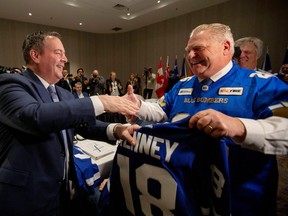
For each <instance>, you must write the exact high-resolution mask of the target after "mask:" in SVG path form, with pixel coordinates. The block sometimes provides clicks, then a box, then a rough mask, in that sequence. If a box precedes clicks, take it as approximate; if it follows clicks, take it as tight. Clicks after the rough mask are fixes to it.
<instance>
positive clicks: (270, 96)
mask: <svg viewBox="0 0 288 216" xmlns="http://www.w3.org/2000/svg"><path fill="white" fill-rule="evenodd" d="M236 45H237V46H238V47H240V50H241V53H240V55H238V56H237V58H234V57H235V56H234V52H235V50H234V49H235V46H236ZM262 48H263V42H262V41H261V40H260V39H258V38H255V37H247V38H242V39H239V40H237V41H235V42H234V38H233V35H232V32H231V29H230V27H229V26H227V25H224V24H220V23H212V24H202V25H199V26H197V27H196V28H194V29H193V30H192V32H191V35H190V37H189V39H188V42H187V46H186V48H185V50H186V58H187V63H188V65H189V67H190V70H191V71H192V72H193V74H194V76H190V77H186V78H184V79H181V80H179V81H178V82H175V83H174V84H173V86H171V90H169V91H167V92H166V93H165V95H164V97H163V98H162V99H161V100H159V101H158V103H151V102H148V101H145V100H144V99H149V98H151V97H152V93H153V88H152V87H151V86H152V84H153V83H154V82H155V76H156V75H155V74H153V73H152V68H148V69H147V72H146V71H145V73H144V74H143V76H142V77H141V78H140V77H139V76H138V75H137V74H135V73H132V74H131V75H130V77H129V80H127V82H126V85H124V86H123V85H122V83H121V81H120V80H119V79H118V78H117V74H116V72H115V71H112V72H111V73H110V77H109V78H108V79H105V78H104V77H103V76H101V74H100V72H99V71H98V70H96V69H95V70H93V71H92V73H91V75H90V77H89V78H87V77H85V75H84V69H83V68H79V69H77V74H76V76H72V75H71V74H70V73H69V71H67V70H66V69H65V63H66V62H67V61H68V60H67V57H66V55H65V48H64V46H63V44H62V42H61V36H60V35H59V34H58V33H57V32H42V31H39V32H35V33H32V34H30V35H28V36H27V37H26V38H25V40H24V42H23V47H22V50H23V56H24V60H25V63H26V66H25V67H26V68H25V70H24V71H21V75H20V74H10V73H3V74H1V75H0V76H1V78H0V100H1V103H0V116H1V119H0V132H1V133H0V140H1V141H0V202H1V205H0V212H1V213H2V214H3V215H8V216H9V215H31V216H33V215H47V216H48V215H55V216H56V215H60V216H61V215H67V213H68V214H75V213H79V214H81V213H83V210H85V209H83V207H84V206H85V204H83V202H86V201H87V200H86V199H84V198H83V197H82V196H81V192H79V187H78V185H77V178H76V171H75V167H74V159H73V152H72V147H73V135H74V134H75V133H77V134H80V135H81V136H83V137H85V138H87V139H95V140H104V141H107V142H110V141H111V140H114V141H115V140H122V141H124V143H122V144H121V145H122V147H124V149H125V150H122V151H121V148H120V150H119V151H117V153H116V156H115V159H114V161H113V163H114V164H113V168H112V174H111V177H113V181H111V182H109V181H108V182H109V184H110V183H111V186H110V185H109V184H106V185H105V186H104V187H105V188H106V189H107V190H106V192H107V191H108V192H109V193H110V195H111V197H112V199H111V200H110V199H109V198H110V195H109V193H107V194H108V195H107V194H105V196H103V194H101V195H100V201H99V200H97V201H99V203H101V205H97V208H98V209H97V213H98V215H103V216H104V215H114V213H115V214H121V215H131V214H133V213H135V212H136V213H137V214H139V215H144V213H146V214H150V213H151V215H152V212H153V215H166V213H167V215H173V214H175V215H191V214H192V212H193V214H197V215H217V214H218V213H219V212H224V211H223V209H224V206H222V207H223V209H221V205H218V203H217V204H216V203H212V200H211V199H207V200H208V201H207V202H206V200H205V199H203V196H202V195H203V194H210V193H213V194H214V195H215V197H216V198H215V197H214V198H215V200H216V202H220V201H219V200H220V199H222V198H223V197H222V196H224V192H223V191H222V189H223V188H224V187H225V188H226V187H227V185H226V184H228V185H229V189H225V200H224V199H223V200H224V201H223V200H222V201H223V202H224V203H226V204H227V205H226V206H225V213H224V215H236V216H238V215H239V216H242V215H243V216H244V215H245V216H250V215H251V216H258V215H259V216H260V215H261V216H262V215H270V216H273V215H275V216H276V215H277V188H278V170H277V160H276V155H287V154H288V144H287V143H288V134H287V133H288V120H287V116H288V105H287V104H288V85H287V84H286V83H285V82H283V81H284V78H283V80H280V79H279V78H278V77H277V76H274V75H272V74H269V73H266V72H265V71H259V70H258V69H257V65H258V62H257V61H258V59H259V58H260V56H261V54H262ZM17 73H18V72H17ZM279 74H282V75H283V77H285V79H286V74H287V65H286V66H285V65H284V66H283V67H282V69H281V72H280V73H279ZM141 80H142V82H141ZM143 81H144V82H143ZM143 83H144V84H145V85H144V86H143ZM150 84H151V86H150ZM142 87H143V91H144V92H145V93H144V95H143V96H144V98H143V99H139V95H141V92H142ZM63 88H64V89H66V90H68V91H66V90H64V89H63ZM151 89H152V91H151ZM75 98H80V99H79V100H78V99H77V100H76V99H75ZM107 113H108V114H109V116H110V117H109V118H113V119H112V120H111V119H107V117H103V114H107ZM100 116H102V117H103V118H100V120H102V121H99V117H100ZM181 119H186V120H185V121H186V122H184V123H185V127H186V129H191V130H186V129H185V133H187V131H189V132H192V131H194V132H195V130H197V131H199V134H201V136H205V137H209V138H212V139H213V140H217V141H218V140H221V143H224V144H225V152H226V151H227V157H228V160H226V159H227V158H226V159H224V161H225V162H227V166H226V168H227V169H229V171H227V173H229V179H226V178H224V176H223V175H222V174H223V173H221V170H220V169H218V168H217V166H216V164H211V169H210V168H209V172H213V174H212V177H211V178H212V179H211V180H212V181H213V183H214V184H213V190H212V191H203V194H202V193H201V191H200V193H199V194H198V193H197V194H193V196H191V194H189V193H191V192H193V191H194V190H195V188H194V187H193V188H191V186H190V185H189V182H188V183H187V179H183V178H182V177H183V176H186V175H187V172H189V173H190V172H191V173H192V172H193V171H195V168H194V167H193V166H191V165H192V164H193V162H194V160H195V161H196V162H198V164H199V160H200V162H201V159H199V158H197V156H195V158H194V156H191V154H189V156H187V155H188V154H187V151H186V150H185V151H184V150H183V149H182V150H179V149H181V148H178V146H180V145H179V144H177V142H175V140H174V139H175V137H173V132H171V134H166V133H165V131H163V132H161V127H163V128H166V129H165V130H167V127H168V128H169V124H163V125H160V126H158V129H157V132H160V133H161V138H160V137H157V134H156V135H155V134H154V135H153V128H150V130H149V133H151V134H152V135H151V134H149V133H148V134H146V135H147V139H145V138H143V139H142V138H140V136H139V137H135V136H134V137H133V136H132V134H133V133H135V132H136V131H138V130H139V128H140V126H139V125H145V124H146V123H149V124H150V123H167V122H168V123H171V125H172V126H173V127H175V129H179V128H178V126H177V125H175V124H174V122H179V121H180V120H181ZM103 121H104V122H103ZM126 121H128V122H130V124H124V123H126ZM112 122H113V123H112ZM135 122H137V123H138V124H139V125H138V124H134V123H135ZM122 123H123V124H122ZM184 123H181V124H184ZM176 127H177V128H176ZM171 131H173V130H171ZM146 132H147V130H146ZM141 133H143V135H142V137H146V136H144V135H145V129H144V130H142V131H141ZM181 133H182V132H181ZM148 135H149V138H148ZM174 135H176V136H177V134H174ZM190 135H191V134H190ZM154 136H155V139H154V138H153V137H154ZM159 136H160V135H159ZM184 136H185V134H184ZM171 137H173V138H171ZM187 137H189V140H185V139H184V140H183V137H182V138H180V140H182V141H183V142H187V141H189V142H190V143H189V146H190V147H191V146H193V142H194V139H195V137H191V136H187ZM135 138H137V139H135ZM139 139H142V140H143V141H141V143H142V144H141V143H140V141H139ZM152 139H153V141H152ZM177 139H178V138H177ZM190 139H191V140H190ZM155 140H156V141H155ZM199 140H201V139H198V141H195V142H199ZM126 142H127V146H126V144H125V143H126ZM144 142H146V143H147V144H149V146H150V147H149V149H148V147H145V146H142V147H141V145H143V143H144ZM160 143H163V144H164V146H165V148H164V147H160ZM128 146H130V147H128ZM142 148H143V149H142ZM118 149H119V148H118ZM192 149H193V148H192ZM178 150H179V151H178ZM207 150H208V149H207ZM127 151H128V152H129V155H130V156H131V158H130V159H131V160H132V159H136V161H137V155H138V156H139V154H145V156H144V157H143V158H142V159H141V163H139V161H137V163H139V164H137V167H136V168H135V169H130V167H131V166H130V164H128V162H129V161H128V160H127V158H126V157H127V155H128V154H127ZM174 151H175V154H174V153H173V152H174ZM208 151H209V150H208ZM125 152H126V153H125ZM180 153H181V154H180ZM212 154H213V153H212ZM163 155H164V156H163ZM183 155H185V157H184V156H183ZM186 156H187V157H186ZM155 160H156V161H155ZM127 161H128V162H127ZM157 161H158V162H157ZM159 161H161V162H159ZM135 163H136V162H135ZM187 164H188V165H187ZM200 164H201V163H200ZM186 165H187V166H186ZM115 167H117V171H116V172H115V170H114V172H113V169H115ZM183 167H184V168H183ZM182 168H183V169H182ZM118 169H119V170H120V171H119V170H118ZM179 169H181V170H179ZM121 170H122V171H121ZM210 170H211V171H210ZM123 171H125V172H124V173H125V176H123V175H122V174H123ZM158 172H159V173H158ZM113 173H114V175H113ZM115 173H116V175H115ZM121 173H122V174H121ZM161 176H162V177H163V176H165V179H163V178H162V177H161ZM172 176H173V177H172ZM188 176H190V174H189V175H188ZM190 177H191V176H190ZM225 177H226V176H225ZM115 179H116V180H115ZM133 180H134V181H135V182H134V183H131V181H133ZM162 180H163V181H162ZM164 180H165V181H164ZM144 181H145V182H144ZM146 181H147V182H146ZM168 181H169V182H170V183H171V184H168V183H167V182H168ZM105 182H107V181H105ZM113 183H114V184H113ZM162 183H163V184H162ZM199 183H201V182H199ZM166 184H168V185H166ZM115 185H116V186H115ZM123 185H124V186H126V188H123V189H121V188H120V189H119V187H120V186H121V187H123ZM187 185H188V186H187ZM286 186H287V184H286ZM177 188H178V189H179V188H181V190H180V189H179V190H177ZM201 188H203V185H202V187H201ZM102 189H103V188H102V186H101V190H102ZM108 189H110V191H109V190H108ZM195 191H197V190H195ZM204 192H205V193H204ZM127 193H129V194H128V195H129V196H128V197H127ZM115 194H116V195H115ZM165 194H166V195H165ZM167 194H168V195H167ZM130 195H131V196H130ZM118 196H121V199H120V200H119V199H118V198H117V197H118ZM103 197H104V198H105V203H103ZM132 197H133V199H132ZM98 198H99V197H97V199H98ZM101 198H102V200H101ZM206 198H207V197H206ZM214 198H213V199H214ZM218 199H219V200H218ZM203 200H205V202H204V203H203ZM215 200H214V201H215ZM217 200H218V201H217ZM110 201H111V202H110ZM222 201H221V203H222ZM116 202H117V203H116ZM97 203H98V202H97ZM99 203H98V204H99ZM199 203H201V205H197V204H199ZM202 204H203V205H202ZM216 206H217V208H214V207H216ZM219 206H220V207H219ZM227 207H228V208H227ZM81 211H82V212H81Z"/></svg>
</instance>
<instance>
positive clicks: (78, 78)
mask: <svg viewBox="0 0 288 216" xmlns="http://www.w3.org/2000/svg"><path fill="white" fill-rule="evenodd" d="M85 80H88V79H87V77H85V75H84V69H83V68H78V69H77V72H76V76H75V77H74V79H73V83H72V88H73V89H74V86H75V83H76V82H81V83H82V85H83V84H84V81H85Z"/></svg>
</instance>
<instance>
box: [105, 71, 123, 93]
mask: <svg viewBox="0 0 288 216" xmlns="http://www.w3.org/2000/svg"><path fill="white" fill-rule="evenodd" d="M116 76H117V74H116V72H115V71H112V72H111V73H110V78H109V79H107V80H106V91H107V94H108V95H113V96H122V95H123V94H122V89H123V86H122V83H121V81H120V80H119V79H117V78H116Z"/></svg>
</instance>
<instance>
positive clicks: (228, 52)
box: [223, 40, 231, 56]
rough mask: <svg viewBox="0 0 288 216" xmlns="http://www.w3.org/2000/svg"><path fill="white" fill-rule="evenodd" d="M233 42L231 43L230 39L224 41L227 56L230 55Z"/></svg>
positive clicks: (224, 52) (224, 50)
mask: <svg viewBox="0 0 288 216" xmlns="http://www.w3.org/2000/svg"><path fill="white" fill-rule="evenodd" d="M230 50H231V44H230V41H228V40H227V41H224V46H223V54H224V56H227V55H229V54H230V53H231V52H230Z"/></svg>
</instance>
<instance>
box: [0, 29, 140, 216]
mask: <svg viewBox="0 0 288 216" xmlns="http://www.w3.org/2000/svg"><path fill="white" fill-rule="evenodd" d="M22 50H23V55H24V60H25V63H26V65H27V70H25V71H24V72H22V73H21V74H10V73H3V74H1V75H0V76H1V77H0V101H1V103H0V116H1V118H0V131H1V133H0V203H1V205H0V212H1V215H6V216H10V215H11V216H12V215H29V216H38V215H43V216H48V215H50V216H51V215H53V216H54V215H55V216H56V215H57V216H59V215H60V216H61V215H69V214H70V215H75V214H79V215H80V214H82V213H83V211H86V209H84V208H83V207H82V206H81V203H82V200H83V198H82V197H81V194H79V190H78V181H77V178H76V173H75V167H74V162H73V160H74V159H73V152H72V147H73V137H74V136H73V135H74V132H75V133H77V134H80V135H81V136H82V137H84V138H88V139H97V140H103V141H108V140H115V139H127V140H129V141H130V142H131V143H132V144H133V143H135V142H134V141H133V138H132V137H131V135H130V133H132V132H133V130H135V129H137V128H138V127H137V126H134V127H127V126H123V125H120V124H109V123H105V122H100V121H98V120H96V118H95V117H96V116H98V115H100V114H101V113H103V112H104V111H106V112H121V113H126V114H131V115H133V114H135V113H136V111H137V110H138V109H137V107H136V106H135V105H134V104H133V103H131V102H130V101H129V100H126V99H124V98H122V97H115V96H114V97H113V99H111V96H108V95H100V96H92V97H89V98H83V99H81V100H75V99H74V97H73V95H72V93H70V92H68V91H66V90H64V89H63V88H60V87H59V86H55V83H57V82H58V81H59V80H60V79H61V78H62V76H63V74H62V70H63V68H64V65H65V63H66V62H67V57H66V54H65V49H64V46H63V44H62V42H61V36H60V34H58V33H57V32H42V31H39V32H35V33H32V34H30V35H27V37H26V38H25V40H24V42H23V46H22Z"/></svg>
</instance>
